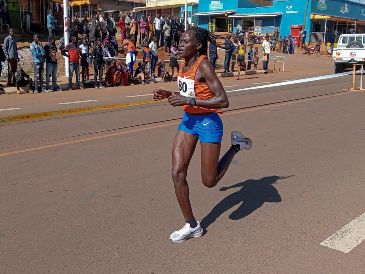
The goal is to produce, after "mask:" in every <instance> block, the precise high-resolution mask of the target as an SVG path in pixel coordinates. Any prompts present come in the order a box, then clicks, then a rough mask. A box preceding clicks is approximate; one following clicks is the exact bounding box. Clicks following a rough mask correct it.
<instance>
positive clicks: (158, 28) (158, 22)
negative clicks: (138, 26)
mask: <svg viewBox="0 0 365 274" xmlns="http://www.w3.org/2000/svg"><path fill="white" fill-rule="evenodd" d="M153 24H154V27H155V36H156V39H157V40H156V44H157V48H158V47H159V46H160V38H161V19H160V14H157V17H155V19H154V20H153Z"/></svg>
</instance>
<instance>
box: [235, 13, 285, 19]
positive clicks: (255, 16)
mask: <svg viewBox="0 0 365 274" xmlns="http://www.w3.org/2000/svg"><path fill="white" fill-rule="evenodd" d="M281 15H283V13H282V12H273V13H252V14H233V15H230V16H228V17H231V18H263V17H277V16H281Z"/></svg>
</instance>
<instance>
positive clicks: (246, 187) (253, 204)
mask: <svg viewBox="0 0 365 274" xmlns="http://www.w3.org/2000/svg"><path fill="white" fill-rule="evenodd" d="M289 177H292V176H287V177H280V176H269V177H264V178H261V179H259V180H254V179H250V180H247V181H244V182H241V183H238V184H235V185H232V186H229V187H222V188H221V189H220V191H226V190H229V189H232V188H240V189H239V190H238V191H236V192H234V193H232V194H230V195H228V196H227V197H225V198H224V199H223V200H222V201H220V202H219V203H218V204H217V205H216V206H215V207H214V208H213V209H212V210H211V211H210V212H209V214H208V215H207V216H205V217H204V218H203V220H202V221H201V226H202V227H203V228H204V229H205V230H206V229H207V228H208V227H209V226H210V225H211V224H212V223H214V222H215V221H216V220H217V219H218V218H219V217H220V216H221V215H222V214H223V213H224V212H226V211H228V210H230V209H231V208H233V207H235V206H236V205H238V204H240V206H239V207H238V208H237V209H236V210H234V211H233V212H232V213H231V214H230V215H229V218H230V219H231V220H240V219H242V218H245V217H247V216H248V215H250V214H251V213H253V212H254V211H255V210H256V209H258V208H260V207H261V206H262V205H263V204H264V203H265V202H269V203H279V202H281V197H280V194H279V193H278V191H277V190H276V188H275V187H274V186H273V184H275V183H276V182H277V181H278V180H283V179H286V178H289Z"/></svg>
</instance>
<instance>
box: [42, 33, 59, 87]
mask: <svg viewBox="0 0 365 274" xmlns="http://www.w3.org/2000/svg"><path fill="white" fill-rule="evenodd" d="M44 51H45V59H46V92H48V91H49V90H50V88H49V77H50V75H51V76H52V91H56V90H58V89H59V87H58V85H57V47H56V43H55V39H54V38H52V37H50V38H49V41H48V44H47V45H45V46H44Z"/></svg>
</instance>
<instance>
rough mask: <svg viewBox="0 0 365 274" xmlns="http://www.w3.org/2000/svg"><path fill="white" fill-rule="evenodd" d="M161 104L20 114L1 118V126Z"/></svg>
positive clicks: (132, 104) (137, 104)
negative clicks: (54, 117)
mask: <svg viewBox="0 0 365 274" xmlns="http://www.w3.org/2000/svg"><path fill="white" fill-rule="evenodd" d="M156 103H160V102H156V101H154V100H145V101H138V102H131V103H123V104H112V105H104V106H94V107H84V108H72V109H64V110H54V111H48V112H38V113H32V114H20V115H14V116H7V117H1V118H0V124H5V123H11V122H21V121H29V120H36V119H44V118H47V117H53V116H60V115H61V116H62V115H72V114H81V113H90V112H95V111H101V110H113V109H119V108H127V107H135V106H142V105H148V104H156Z"/></svg>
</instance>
